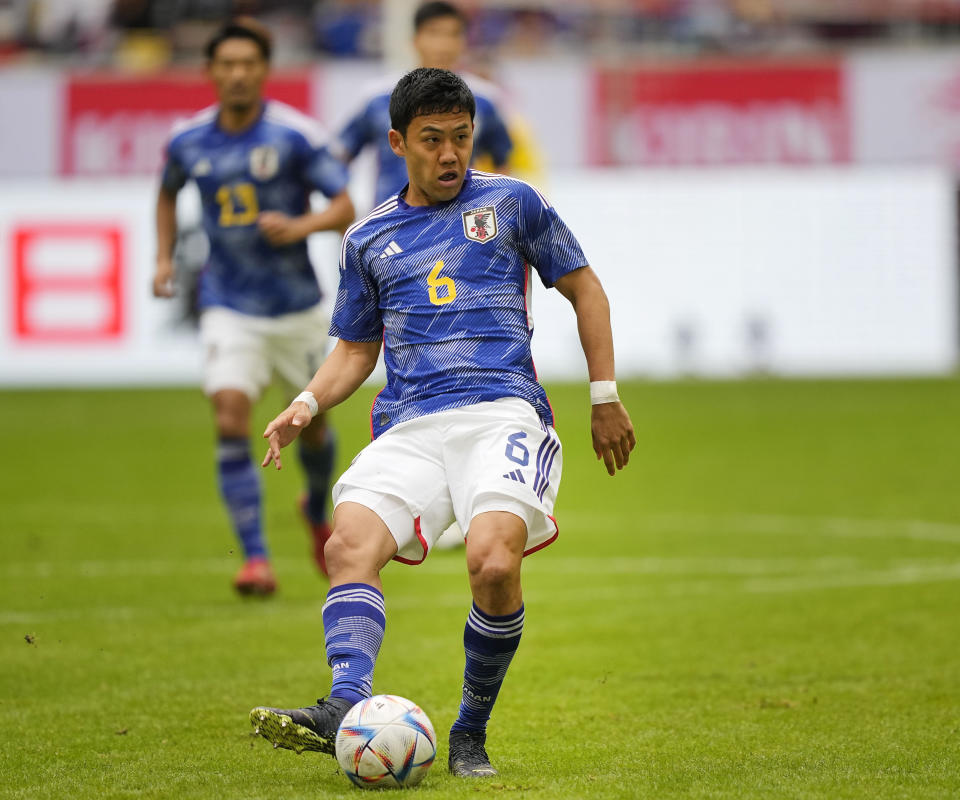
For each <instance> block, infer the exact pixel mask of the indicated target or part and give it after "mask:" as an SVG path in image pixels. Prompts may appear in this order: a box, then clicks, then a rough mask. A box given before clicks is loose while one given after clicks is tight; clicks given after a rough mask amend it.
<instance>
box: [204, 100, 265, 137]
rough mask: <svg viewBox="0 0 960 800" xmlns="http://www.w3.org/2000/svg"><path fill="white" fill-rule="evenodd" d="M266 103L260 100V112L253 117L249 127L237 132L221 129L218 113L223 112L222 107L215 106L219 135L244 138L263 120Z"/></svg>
mask: <svg viewBox="0 0 960 800" xmlns="http://www.w3.org/2000/svg"><path fill="white" fill-rule="evenodd" d="M267 102H268V101H267V100H261V101H260V112H259V113H258V114H257V116H255V117H254V118H253V122H251V123H250V124H249V125H247V127H246V128H242V129H241V130H239V131H228V130H227V129H226V128H224V127H223V125H221V124H220V113H221V111H223V107H222V106H217V116H216V125H217V130H218V131H220V133H222V134H223V135H224V136H238V137H239V136H244V135H246V134H248V133H250V131H252V130H253V129H254V128H256V127H257V124H258V123H259V122H260V120H262V119H263V115H264V114H265V113H266V111H267Z"/></svg>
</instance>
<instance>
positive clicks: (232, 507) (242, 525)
mask: <svg viewBox="0 0 960 800" xmlns="http://www.w3.org/2000/svg"><path fill="white" fill-rule="evenodd" d="M217 481H218V483H219V485H220V494H221V496H222V497H223V502H224V503H225V504H226V506H227V511H228V513H229V514H230V519H231V521H232V522H233V530H234V533H235V534H236V536H237V539H238V540H239V542H240V544H241V546H242V547H243V553H244V555H245V556H246V558H248V559H249V558H257V557H260V558H265V557H266V555H267V547H266V543H265V542H264V540H263V527H262V525H261V521H260V498H261V491H260V475H259V474H258V472H257V468H256V467H255V466H254V464H253V460H252V459H251V458H250V442H249V440H247V439H246V438H245V437H242V436H241V437H221V438H220V440H219V441H218V442H217Z"/></svg>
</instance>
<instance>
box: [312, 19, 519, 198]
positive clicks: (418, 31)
mask: <svg viewBox="0 0 960 800" xmlns="http://www.w3.org/2000/svg"><path fill="white" fill-rule="evenodd" d="M413 28H414V35H413V46H414V49H415V50H416V51H417V57H418V58H419V61H420V66H422V67H436V68H439V69H454V68H456V67H457V65H458V64H459V62H460V60H461V58H462V57H463V53H464V51H465V49H466V44H467V18H466V17H465V16H464V14H463V12H462V11H461V10H460V9H459V8H458V7H457V6H455V5H453V4H452V3H448V2H444V1H443V0H431V2H426V3H423V4H421V5H420V7H419V8H418V9H417V11H416V13H415V14H414V18H413ZM461 76H462V77H463V78H464V79H465V80H466V81H467V83H468V84H469V85H470V88H471V90H472V91H473V95H474V100H475V102H476V107H477V108H476V116H475V130H474V140H473V149H474V152H473V155H474V157H476V158H480V157H485V159H486V160H489V161H490V162H491V163H492V165H493V169H494V170H495V171H497V172H502V171H504V169H505V167H506V165H507V161H508V159H509V157H510V152H511V150H512V148H513V143H512V142H511V139H510V134H509V132H508V130H507V124H506V122H505V119H504V115H503V113H502V111H501V108H500V106H501V105H502V104H501V103H500V101H499V97H498V95H499V92H498V90H497V88H496V87H495V86H494V85H493V84H491V83H489V82H488V81H485V80H483V79H482V78H480V77H478V76H476V75H471V74H468V73H461ZM397 77H398V76H396V75H394V76H390V77H388V78H385V79H383V80H382V81H380V82H378V83H376V84H373V85H372V86H371V89H370V92H369V93H368V96H366V97H364V99H363V100H362V102H361V103H360V105H359V108H358V109H357V110H356V111H355V112H354V113H353V114H352V115H351V116H350V118H349V119H348V120H347V122H346V123H345V124H344V125H343V127H342V128H341V130H340V132H339V133H338V134H337V136H336V138H335V139H334V141H333V143H332V144H331V150H333V152H334V153H336V155H337V156H338V157H340V158H341V159H343V160H344V162H347V163H349V162H351V161H353V160H354V159H355V158H356V157H357V156H358V155H359V154H360V153H361V152H362V151H363V150H364V149H365V148H367V147H370V148H372V149H373V151H374V153H375V155H376V170H377V174H376V186H375V187H374V203H375V204H377V203H380V202H382V201H383V200H385V199H386V198H387V197H390V196H391V195H394V194H396V193H397V192H399V191H400V190H401V189H402V188H403V186H404V184H406V182H407V168H406V166H405V164H404V161H403V158H402V157H400V156H398V155H397V154H396V153H395V152H394V151H393V149H392V148H391V146H390V141H389V137H388V134H389V132H390V128H391V124H390V93H391V91H392V90H393V87H394V86H395V85H396V82H397Z"/></svg>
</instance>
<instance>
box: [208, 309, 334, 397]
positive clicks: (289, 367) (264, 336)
mask: <svg viewBox="0 0 960 800" xmlns="http://www.w3.org/2000/svg"><path fill="white" fill-rule="evenodd" d="M200 341H201V343H202V345H203V351H204V360H203V391H204V393H206V394H207V395H212V394H214V393H216V392H219V391H220V390H221V389H237V390H239V391H241V392H243V393H244V394H245V395H247V397H249V398H250V399H251V400H256V399H257V398H258V397H259V396H260V393H261V392H262V391H263V390H264V389H265V388H266V387H267V386H268V385H269V384H270V381H271V379H272V377H273V375H274V374H276V375H277V376H278V377H279V378H280V379H281V380H282V381H283V383H284V384H285V387H284V388H285V389H286V390H288V391H289V392H291V393H292V394H296V393H297V392H299V391H300V390H301V389H303V387H304V386H306V385H307V384H308V383H309V382H310V379H311V378H312V377H313V375H314V373H315V372H316V371H317V368H318V367H319V366H320V363H321V362H322V361H323V357H324V354H325V353H326V349H327V317H326V314H325V313H324V312H323V310H322V309H321V307H320V306H319V305H316V306H313V307H311V308H308V309H306V310H305V311H297V312H294V313H293V314H283V315H281V316H279V317H257V316H253V315H252V314H241V313H240V312H239V311H234V310H233V309H230V308H223V307H221V306H214V307H212V308H207V309H205V310H204V311H203V312H202V313H201V315H200Z"/></svg>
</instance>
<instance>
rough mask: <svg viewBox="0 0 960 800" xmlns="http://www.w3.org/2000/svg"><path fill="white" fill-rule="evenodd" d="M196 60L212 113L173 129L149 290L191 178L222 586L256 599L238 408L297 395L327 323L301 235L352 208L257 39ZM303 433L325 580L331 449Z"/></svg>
mask: <svg viewBox="0 0 960 800" xmlns="http://www.w3.org/2000/svg"><path fill="white" fill-rule="evenodd" d="M207 58H208V75H209V77H210V79H211V81H212V82H213V84H214V86H215V88H216V90H217V95H218V98H219V103H218V104H217V105H216V106H213V107H212V108H209V109H207V110H206V111H202V112H200V113H199V114H197V115H196V116H194V117H193V118H192V119H190V120H188V121H186V122H185V123H183V124H181V125H178V126H177V127H176V128H175V129H174V132H173V134H172V137H171V139H170V142H169V144H168V146H167V153H166V156H167V157H166V163H165V166H164V170H163V177H162V179H161V186H160V192H159V194H158V197H157V268H156V273H155V276H154V286H153V288H154V293H155V294H156V295H157V296H159V297H169V296H171V295H172V293H173V279H174V262H173V259H172V251H173V243H174V240H175V236H176V197H177V193H178V192H179V191H180V189H181V188H182V187H183V186H184V184H185V183H186V182H187V181H188V180H193V181H194V182H195V183H196V184H197V186H198V188H199V190H200V197H201V199H202V204H203V227H204V230H205V232H206V234H207V238H208V239H209V243H210V254H209V258H208V260H207V263H206V264H205V266H204V269H203V271H202V273H201V276H200V284H199V296H198V300H199V305H200V335H201V341H202V343H203V345H204V349H205V357H204V364H203V371H204V377H203V383H204V391H205V393H206V394H207V395H208V396H209V397H210V399H211V401H212V403H213V407H214V416H215V420H216V427H217V434H218V445H217V475H218V480H219V485H220V491H221V495H222V497H223V500H224V502H225V504H226V507H227V510H228V512H229V516H230V518H231V521H232V523H233V527H234V531H235V534H236V536H237V538H238V539H239V541H240V543H241V545H242V546H243V551H244V556H245V562H244V565H243V567H242V568H241V570H240V572H239V573H238V574H237V575H236V577H235V578H234V586H235V587H236V589H237V590H238V591H240V592H241V593H246V594H251V593H252V594H264V595H265V594H270V593H272V592H273V590H274V588H275V585H276V582H275V579H274V576H273V572H272V569H271V568H270V564H269V561H268V560H267V550H266V544H265V541H264V536H263V531H262V524H261V517H262V514H261V505H262V504H261V492H260V484H259V476H258V474H257V472H256V469H255V467H254V464H253V462H252V460H251V457H250V443H249V427H250V414H251V407H252V403H253V402H254V401H255V400H256V399H257V398H258V397H259V395H260V393H261V392H262V391H263V389H264V388H265V387H266V385H267V384H268V383H269V382H270V379H271V376H272V375H273V374H274V373H276V374H277V375H279V377H280V378H281V379H282V380H283V381H284V383H285V384H286V385H287V387H288V388H295V387H300V386H302V385H303V381H304V377H306V378H307V379H309V376H310V375H311V374H312V373H313V371H314V370H315V369H316V365H317V364H318V363H319V362H320V361H321V360H322V358H323V354H324V353H323V351H324V347H323V345H324V342H325V341H326V337H325V326H326V321H325V319H324V314H323V311H322V309H321V308H320V306H319V301H320V288H319V286H318V284H317V279H316V276H315V274H314V271H313V267H312V266H311V264H310V260H309V258H308V257H307V244H306V237H307V236H308V235H309V234H310V233H312V232H314V231H325V230H342V229H343V228H345V227H346V225H347V224H348V223H349V222H350V220H352V218H353V204H352V203H351V201H350V198H349V196H348V195H347V192H346V189H345V187H346V182H347V175H346V169H345V168H344V166H343V164H342V163H341V162H340V161H339V160H338V159H336V158H334V157H333V156H332V155H331V154H330V153H329V151H328V150H327V149H326V147H325V146H324V138H325V137H324V133H323V131H322V130H321V129H320V127H319V126H318V125H317V124H316V123H315V122H314V121H313V120H310V119H309V118H308V117H306V116H305V115H303V114H301V113H299V112H298V111H296V110H294V109H292V108H290V107H289V106H285V105H283V104H282V103H276V102H274V101H272V100H265V99H264V98H263V96H262V87H263V83H264V81H265V79H266V77H267V74H268V71H269V58H270V35H269V32H268V31H267V30H266V29H265V28H263V27H262V26H261V25H259V24H258V23H256V22H255V21H252V20H237V21H234V22H232V23H229V24H227V25H226V26H224V27H223V28H222V29H221V30H220V31H218V32H217V33H216V35H215V36H214V37H213V38H212V39H211V41H210V43H209V44H208V46H207ZM314 190H318V191H320V192H322V193H323V194H324V195H326V196H327V197H328V198H329V199H330V203H329V205H328V206H327V208H325V209H324V210H323V211H319V212H313V211H312V210H311V208H310V194H311V192H313V191H314ZM290 396H292V395H290ZM305 433H306V435H305V438H304V440H303V443H302V446H301V449H300V456H301V461H302V463H303V466H304V468H305V471H306V475H307V483H308V487H307V492H306V494H305V496H304V499H303V501H302V504H301V509H302V512H303V513H304V515H305V517H306V518H307V522H308V524H309V528H310V531H311V534H312V536H313V539H314V555H315V558H316V560H317V562H318V566H319V567H320V568H321V570H325V569H326V567H325V564H324V562H323V544H324V542H325V541H326V538H327V537H328V536H329V527H328V525H327V523H326V507H325V506H326V500H327V494H328V490H329V483H330V474H331V471H332V469H333V459H334V443H333V439H332V433H331V432H330V431H329V430H328V429H327V428H326V426H325V424H324V421H323V420H322V419H321V420H320V421H319V423H318V424H315V425H311V426H310V429H309V432H305Z"/></svg>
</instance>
